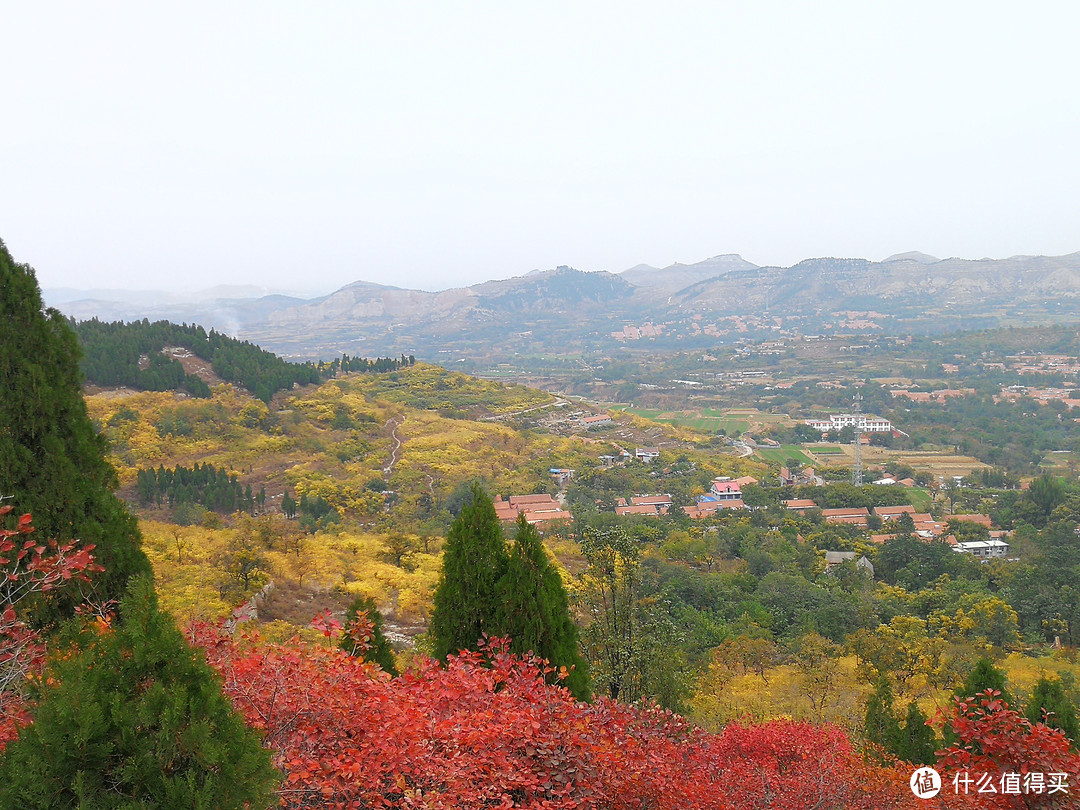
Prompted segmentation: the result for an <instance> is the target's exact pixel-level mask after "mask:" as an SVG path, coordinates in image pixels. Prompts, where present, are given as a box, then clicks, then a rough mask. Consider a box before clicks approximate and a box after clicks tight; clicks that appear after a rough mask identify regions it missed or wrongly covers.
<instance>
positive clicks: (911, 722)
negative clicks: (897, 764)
mask: <svg viewBox="0 0 1080 810" xmlns="http://www.w3.org/2000/svg"><path fill="white" fill-rule="evenodd" d="M937 749H938V739H937V735H936V734H934V729H932V728H931V727H930V726H928V725H926V715H925V714H923V713H922V710H921V709H920V708H919V704H918V703H916V702H915V701H914V700H913V701H911V702H910V703H909V704H908V707H907V717H906V718H905V720H904V728H903V730H902V731H901V732H900V743H899V746H898V747H897V750H896V754H897V756H898V757H899V758H900V759H902V760H904V761H905V762H910V763H911V764H912V765H932V764H933V763H934V760H935V759H936V758H937V757H936V755H935V754H936V751H937Z"/></svg>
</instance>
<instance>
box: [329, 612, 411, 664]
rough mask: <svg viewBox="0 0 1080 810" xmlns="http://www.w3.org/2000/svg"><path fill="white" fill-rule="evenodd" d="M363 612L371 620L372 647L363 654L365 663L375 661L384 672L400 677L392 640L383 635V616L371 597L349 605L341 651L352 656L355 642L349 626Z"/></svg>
mask: <svg viewBox="0 0 1080 810" xmlns="http://www.w3.org/2000/svg"><path fill="white" fill-rule="evenodd" d="M361 611H363V612H365V613H367V616H368V619H370V620H371V627H372V629H371V639H370V644H371V646H370V647H368V649H367V650H365V651H364V652H363V654H362V655H363V658H364V660H365V661H374V662H375V663H376V664H378V665H379V666H380V667H382V671H383V672H387V673H389V674H390V675H391V676H393V677H395V678H396V677H397V676H398V670H397V665H396V663H395V662H394V652H393V649H392V648H391V647H390V640H389V639H388V638H387V637H386V634H385V633H383V629H382V627H383V615H382V613H380V612H379V608H378V607H377V606H376V605H375V600H374V599H372V598H371V597H370V596H368V597H363V596H358V597H356V598H355V599H354V600H353V601H352V604H350V605H349V607H348V609H347V610H346V611H345V634H344V635H343V636H342V637H341V644H340V645H339V646H340V647H341V649H343V650H345V652H347V653H349V654H352V652H353V648H354V645H355V642H354V641H353V640H352V639H351V638H350V637H349V633H348V631H349V626H350V625H351V624H352V623H353V622H354V621H356V616H357V614H359V613H360V612H361Z"/></svg>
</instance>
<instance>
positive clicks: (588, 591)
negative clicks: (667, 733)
mask: <svg viewBox="0 0 1080 810" xmlns="http://www.w3.org/2000/svg"><path fill="white" fill-rule="evenodd" d="M581 550H582V553H583V554H584V555H585V558H586V560H587V561H588V568H587V570H586V571H585V572H584V573H583V574H582V576H581V585H582V587H581V589H580V591H579V592H578V598H579V600H580V605H581V608H582V610H583V612H584V613H585V614H586V615H587V616H588V617H589V621H588V624H586V625H585V627H584V628H583V630H582V641H583V644H582V648H583V652H584V655H585V658H586V660H587V661H588V662H589V673H590V674H591V675H592V679H593V683H594V684H595V685H596V687H597V688H598V689H601V690H603V691H604V692H605V693H606V694H607V695H608V696H609V697H611V698H614V699H618V700H622V701H624V702H627V703H633V702H635V701H637V700H640V699H642V698H652V699H654V700H656V701H657V702H658V703H660V704H661V705H662V706H664V707H666V708H669V709H672V710H675V711H678V710H679V709H680V708H681V707H682V701H683V699H684V697H685V695H686V693H687V692H688V691H689V688H690V682H689V680H690V676H691V673H690V667H689V663H688V661H687V657H686V643H685V642H686V639H685V635H684V633H683V630H682V629H681V628H680V627H679V626H678V625H676V623H675V622H674V621H673V620H672V618H671V615H670V610H669V608H670V606H667V605H665V603H664V601H663V600H662V599H661V598H659V597H658V596H657V595H655V594H647V593H646V591H645V589H644V587H643V581H642V571H641V556H640V552H639V541H637V540H634V539H632V538H631V537H630V536H629V535H627V533H626V532H625V531H624V530H623V529H622V528H620V527H617V526H616V527H608V528H604V529H593V528H587V529H585V531H584V536H583V537H582V540H581ZM665 608H667V609H665Z"/></svg>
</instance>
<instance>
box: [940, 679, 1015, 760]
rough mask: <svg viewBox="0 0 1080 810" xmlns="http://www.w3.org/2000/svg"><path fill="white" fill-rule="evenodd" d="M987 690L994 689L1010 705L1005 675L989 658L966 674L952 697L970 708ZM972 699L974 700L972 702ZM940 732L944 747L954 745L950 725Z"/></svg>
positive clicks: (946, 724) (954, 740)
mask: <svg viewBox="0 0 1080 810" xmlns="http://www.w3.org/2000/svg"><path fill="white" fill-rule="evenodd" d="M987 689H994V690H996V691H998V692H1000V693H1001V695H1000V699H1001V700H1002V701H1003V702H1005V703H1008V704H1009V705H1010V706H1011V705H1012V702H1013V701H1012V697H1011V696H1010V695H1009V693H1008V691H1007V690H1006V689H1005V673H1004V672H1003V671H1002V670H1000V669H998V668H997V667H995V666H994V662H993V661H991V660H990V659H989V658H980V659H979V660H978V661H977V662H976V663H975V667H974V669H972V670H971V672H969V673H968V676H967V679H966V680H965V681H964V683H963V685H961V686H960V687H958V688H957V689H956V691H955V692H953V695H954V696H955V697H958V698H960V699H962V700H967V701H968V702H969V703H972V704H973V705H972V708H975V707H976V706H977V705H978V701H979V698H978V696H979V695H981V694H982V693H983V692H985V691H986V690H987ZM972 698H975V700H974V701H972ZM942 732H943V735H944V738H945V746H946V747H948V746H951V745H954V744H955V743H956V740H957V737H956V732H954V731H953V728H952V724H951V723H945V726H944V727H943V728H942Z"/></svg>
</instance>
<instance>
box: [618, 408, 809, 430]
mask: <svg viewBox="0 0 1080 810" xmlns="http://www.w3.org/2000/svg"><path fill="white" fill-rule="evenodd" d="M621 410H624V411H625V412H626V413H632V414H635V415H637V416H643V417H645V418H646V419H651V420H653V421H655V422H664V423H666V424H669V425H675V426H677V427H682V428H690V429H691V430H698V431H701V432H703V433H719V432H720V431H723V432H724V433H725V434H726V435H728V436H732V435H736V434H741V433H750V432H753V431H756V430H760V429H761V428H762V427H765V426H767V425H776V424H783V423H787V422H790V421H791V420H790V419H789V418H788V417H787V416H785V415H783V414H775V413H766V412H764V411H759V410H757V409H756V408H700V409H693V410H689V409H688V410H678V411H674V410H662V409H660V408H623V409H621Z"/></svg>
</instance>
